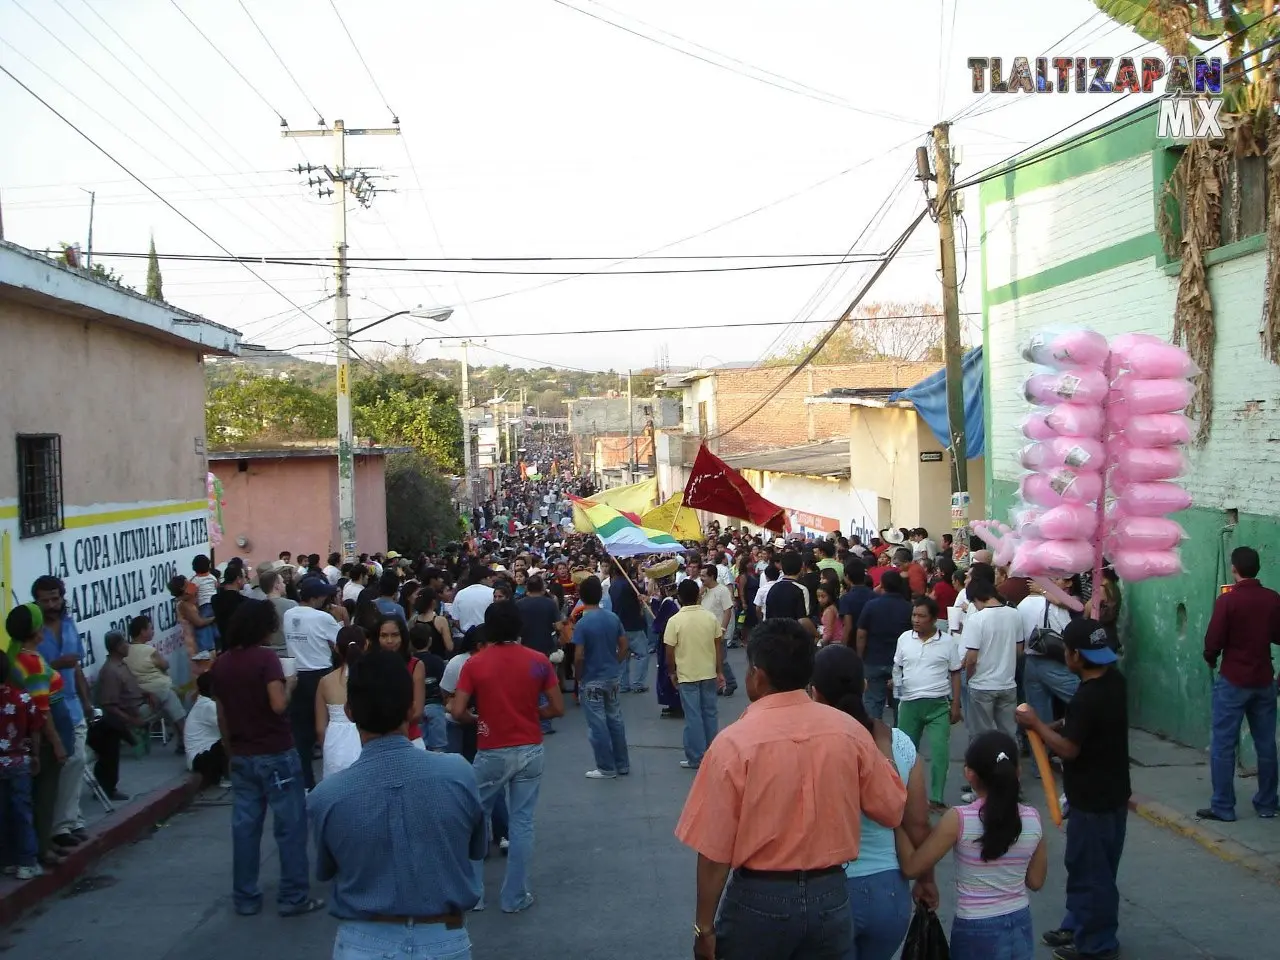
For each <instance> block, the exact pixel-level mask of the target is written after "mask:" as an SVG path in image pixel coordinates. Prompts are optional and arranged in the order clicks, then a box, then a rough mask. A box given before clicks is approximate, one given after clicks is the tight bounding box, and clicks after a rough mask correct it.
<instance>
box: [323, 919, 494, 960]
mask: <svg viewBox="0 0 1280 960" xmlns="http://www.w3.org/2000/svg"><path fill="white" fill-rule="evenodd" d="M385 957H398V958H401V960H471V937H470V936H469V935H468V934H467V928H466V927H459V928H458V929H457V930H450V929H448V928H447V927H445V925H444V924H443V923H431V924H421V923H413V924H410V923H406V924H398V923H371V922H367V921H361V920H343V921H342V922H341V923H340V924H338V934H337V936H335V937H334V938H333V960H383V958H385Z"/></svg>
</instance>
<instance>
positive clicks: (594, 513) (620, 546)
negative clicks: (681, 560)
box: [574, 504, 684, 557]
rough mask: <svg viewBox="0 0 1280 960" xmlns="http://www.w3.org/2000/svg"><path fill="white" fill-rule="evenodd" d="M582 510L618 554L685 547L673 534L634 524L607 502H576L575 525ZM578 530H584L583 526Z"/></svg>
mask: <svg viewBox="0 0 1280 960" xmlns="http://www.w3.org/2000/svg"><path fill="white" fill-rule="evenodd" d="M579 512H581V513H582V514H584V515H585V519H586V520H587V522H588V523H589V524H590V528H591V529H592V530H593V531H595V535H596V536H597V537H599V538H600V542H601V543H603V544H604V548H605V550H607V551H608V552H609V553H610V554H612V555H613V556H615V557H643V556H648V555H649V554H652V553H680V552H682V551H683V550H684V547H682V546H681V545H680V543H679V541H677V540H676V539H675V537H673V536H671V534H669V533H663V532H662V531H660V530H650V529H648V528H646V527H642V526H640V525H638V524H635V523H632V522H631V521H630V520H628V519H627V518H626V517H624V516H623V515H622V514H620V513H619V512H618V511H617V510H615V509H614V508H613V507H610V506H606V505H604V504H594V505H591V506H580V505H579V504H574V518H575V519H574V526H575V527H578V523H577V515H578V513H579ZM578 529H579V531H581V528H580V527H578Z"/></svg>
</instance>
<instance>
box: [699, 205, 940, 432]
mask: <svg viewBox="0 0 1280 960" xmlns="http://www.w3.org/2000/svg"><path fill="white" fill-rule="evenodd" d="M927 212H928V208H925V209H924V210H921V211H920V212H919V213H918V214H916V217H915V219H914V220H912V221H911V223H910V224H908V225H907V228H906V229H905V230H904V231H903V232H902V233H901V234H899V235H898V239H897V240H895V241H894V243H893V246H892V247H891V248H890V249H889V251H888V253H887V254H886V256H885V258H884V260H883V261H882V262H881V264H880V266H879V267H877V268H876V270H875V272H874V273H873V274H872V275H871V276H870V277H869V278H868V279H867V281H866V283H864V284H863V285H862V289H860V290H859V291H858V293H857V295H856V296H855V297H854V298H853V300H852V301H851V302H850V303H849V305H848V306H847V307H845V309H844V312H843V313H841V314H840V316H839V317H837V318H836V321H835V322H834V323H833V324H831V327H830V329H829V330H827V332H826V333H824V334H823V335H822V336H821V337H819V338H818V339H817V340H816V341H814V344H813V346H812V347H811V348H810V349H809V352H808V353H806V354H805V355H804V357H802V358H801V360H800V362H799V363H797V364H796V365H795V367H793V368H792V370H791V371H790V372H789V373H788V374H787V375H786V376H785V377H783V378H782V379H781V380H779V381H778V382H777V383H776V384H775V385H774V386H773V387H772V388H771V389H770V390H769V391H768V393H766V394H765V396H764V397H763V398H762V399H761V400H760V401H759V402H758V403H756V404H755V405H753V406H752V407H751V409H749V410H748V411H747V412H746V414H744V415H743V416H742V417H741V418H739V419H738V420H737V421H735V422H734V423H733V424H732V425H731V426H729V427H726V428H725V429H723V430H721V431H719V432H717V433H716V434H714V435H713V436H710V437H708V438H707V439H708V440H718V439H720V438H721V437H724V436H727V435H728V434H730V433H733V432H734V431H735V430H737V429H739V428H740V427H742V426H743V425H744V424H746V423H747V421H749V420H750V419H751V418H752V417H754V416H755V415H756V414H757V413H759V412H760V411H761V410H763V409H764V408H765V407H766V406H768V404H769V403H770V402H771V401H772V400H773V399H774V398H775V397H776V396H777V395H778V394H779V393H781V392H782V391H783V389H784V388H785V387H786V385H787V384H788V383H790V382H791V381H792V380H794V379H795V378H796V377H797V376H799V374H800V371H801V370H803V369H804V368H805V367H807V366H808V365H809V364H810V363H811V362H812V361H813V359H814V357H816V356H817V355H818V354H819V353H821V352H822V348H823V347H825V346H826V345H827V343H828V342H829V341H830V340H831V338H832V337H833V336H835V334H836V331H837V330H839V329H840V326H841V325H842V324H844V323H847V322H848V321H849V320H850V318H851V317H852V316H853V312H854V310H856V309H857V308H858V304H860V303H861V302H862V299H863V297H865V296H866V295H867V292H868V291H869V290H870V289H871V287H872V286H873V285H874V284H875V282H876V281H877V280H879V279H880V275H881V274H883V273H884V272H885V270H887V269H888V268H889V264H891V263H892V262H893V258H894V257H895V256H896V255H897V253H898V251H899V250H901V249H902V246H903V244H905V243H906V242H907V239H908V238H909V237H910V236H911V234H912V233H913V232H914V231H915V229H916V227H918V226H920V223H921V221H923V220H924V218H925V215H926V213H927Z"/></svg>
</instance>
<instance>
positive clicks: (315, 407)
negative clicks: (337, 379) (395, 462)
mask: <svg viewBox="0 0 1280 960" xmlns="http://www.w3.org/2000/svg"><path fill="white" fill-rule="evenodd" d="M205 434H206V436H208V438H209V441H210V443H211V444H212V445H215V446H216V445H218V444H230V443H246V442H251V441H265V442H274V443H279V442H282V441H286V440H327V441H329V442H332V441H333V439H334V438H335V437H336V436H337V435H338V420H337V410H336V406H335V404H334V402H333V400H332V399H331V398H330V397H328V396H325V395H324V394H320V393H317V392H316V391H315V390H313V389H311V388H310V387H308V386H306V385H305V384H301V383H296V382H294V381H293V380H290V379H287V378H284V379H282V378H280V377H268V376H259V375H256V374H244V375H242V376H240V377H239V378H238V379H237V380H235V381H234V382H232V383H229V384H224V385H222V386H216V387H213V388H212V389H210V390H209V392H208V397H207V399H206V401H205Z"/></svg>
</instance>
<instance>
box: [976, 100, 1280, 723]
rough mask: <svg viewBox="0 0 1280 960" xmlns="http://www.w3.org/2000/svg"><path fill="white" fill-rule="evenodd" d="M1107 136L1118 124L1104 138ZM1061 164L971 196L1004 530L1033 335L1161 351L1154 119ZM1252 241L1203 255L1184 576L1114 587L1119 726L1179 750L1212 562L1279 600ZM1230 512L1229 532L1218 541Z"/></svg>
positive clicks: (1165, 274)
mask: <svg viewBox="0 0 1280 960" xmlns="http://www.w3.org/2000/svg"><path fill="white" fill-rule="evenodd" d="M1117 126H1118V125H1117ZM1088 137H1089V139H1090V140H1092V141H1093V142H1090V143H1082V144H1080V145H1078V146H1076V147H1075V148H1073V149H1071V150H1068V151H1066V152H1064V153H1063V154H1062V155H1060V156H1058V157H1056V158H1054V159H1052V160H1049V161H1046V162H1043V163H1040V164H1036V165H1034V166H1029V167H1027V168H1025V169H1024V170H1023V171H1019V173H1018V174H1016V175H1014V176H1005V177H1002V178H997V179H994V180H991V181H989V182H988V183H985V184H983V186H982V191H981V204H980V207H981V217H982V224H983V225H982V235H983V236H985V237H986V242H985V243H984V247H983V272H984V281H983V289H984V298H983V313H984V324H985V329H986V335H985V344H986V356H987V362H988V364H989V369H988V371H987V390H988V398H987V400H988V402H987V409H988V411H989V414H988V416H989V423H988V429H987V435H988V436H989V437H990V438H991V441H990V447H991V451H992V482H991V491H990V492H991V502H992V516H994V517H996V518H998V519H1007V513H1008V509H1009V507H1010V506H1011V505H1012V503H1013V500H1014V493H1015V484H1016V481H1017V479H1018V477H1019V475H1020V473H1021V471H1020V469H1019V468H1018V465H1017V462H1016V459H1015V457H1016V452H1017V450H1018V448H1019V447H1021V446H1022V444H1023V443H1025V440H1024V439H1023V438H1022V435H1021V432H1020V429H1019V427H1020V421H1021V419H1022V417H1023V415H1024V414H1025V412H1026V411H1027V409H1028V408H1027V405H1026V404H1025V402H1023V400H1022V396H1021V386H1022V382H1023V380H1024V379H1025V378H1026V376H1027V375H1028V373H1029V372H1030V370H1029V369H1028V366H1027V364H1025V363H1024V362H1023V361H1022V360H1021V358H1020V357H1019V356H1018V349H1019V347H1020V345H1021V343H1022V342H1024V341H1025V340H1026V338H1027V336H1028V334H1030V333H1031V332H1032V331H1034V330H1039V329H1043V328H1045V327H1049V326H1053V325H1057V324H1076V325H1081V326H1088V327H1091V328H1093V329H1095V330H1098V331H1099V332H1101V333H1104V334H1106V335H1108V336H1113V335H1115V334H1118V333H1123V332H1146V333H1153V334H1156V335H1158V336H1161V337H1165V338H1169V337H1171V334H1172V324H1173V308H1174V302H1175V298H1176V294H1177V278H1176V271H1177V269H1178V264H1177V262H1174V263H1172V264H1169V263H1167V262H1166V259H1165V257H1164V255H1163V253H1162V252H1161V250H1160V244H1159V242H1158V238H1157V236H1156V233H1155V229H1156V213H1155V211H1156V207H1155V204H1156V199H1155V197H1156V194H1155V185H1157V184H1161V183H1163V179H1164V177H1165V176H1167V174H1168V172H1169V170H1170V168H1171V165H1172V159H1173V158H1172V157H1171V156H1170V155H1169V154H1168V153H1167V152H1166V151H1165V150H1164V148H1163V145H1162V144H1160V143H1159V141H1158V140H1157V138H1156V136H1155V119H1154V114H1149V115H1148V116H1147V117H1146V118H1145V119H1144V120H1143V121H1141V122H1139V123H1136V124H1131V125H1129V126H1128V127H1125V128H1123V129H1117V128H1116V126H1112V127H1111V128H1109V130H1108V132H1107V133H1105V134H1099V133H1096V132H1092V133H1090V134H1088ZM1261 248H1262V244H1261V238H1260V237H1253V238H1249V239H1246V240H1244V241H1241V242H1239V243H1235V244H1232V245H1230V246H1228V247H1224V248H1220V249H1218V250H1215V251H1212V252H1211V253H1210V254H1209V256H1208V261H1209V263H1210V266H1209V269H1208V272H1209V287H1210V293H1211V295H1212V299H1213V305H1214V313H1215V320H1216V327H1217V337H1216V346H1215V357H1214V365H1213V371H1212V373H1213V387H1214V413H1213V417H1212V421H1211V431H1212V432H1211V435H1210V438H1209V441H1208V443H1207V444H1206V445H1205V446H1204V447H1203V448H1199V449H1193V450H1191V451H1189V461H1190V471H1189V474H1188V476H1187V477H1186V478H1184V481H1183V482H1184V483H1185V485H1186V487H1187V489H1188V490H1189V491H1190V492H1191V494H1192V496H1193V497H1194V505H1193V507H1192V508H1191V509H1190V510H1187V511H1185V512H1184V513H1182V514H1180V515H1178V516H1177V518H1176V519H1177V520H1178V521H1179V522H1180V523H1182V525H1183V526H1184V527H1185V528H1186V530H1187V533H1188V535H1189V540H1188V541H1187V543H1186V544H1185V545H1184V548H1183V550H1182V559H1183V564H1184V566H1185V568H1186V572H1185V573H1184V574H1182V575H1181V576H1178V577H1171V578H1167V579H1162V580H1153V581H1147V582H1144V583H1138V584H1126V585H1124V614H1123V615H1122V627H1123V629H1124V631H1125V634H1126V648H1125V649H1126V655H1125V660H1124V669H1125V672H1126V674H1127V675H1128V678H1129V685H1130V686H1129V689H1130V696H1131V700H1132V703H1131V715H1132V717H1133V719H1134V721H1135V722H1136V723H1138V724H1140V725H1142V726H1144V727H1147V728H1150V729H1153V730H1156V731H1159V732H1162V733H1166V734H1168V735H1170V736H1172V737H1175V738H1176V739H1178V740H1181V741H1183V742H1186V743H1191V744H1196V745H1203V744H1205V743H1207V742H1208V733H1209V703H1210V676H1209V672H1208V671H1207V670H1206V669H1205V667H1204V662H1203V660H1202V659H1201V656H1200V651H1201V649H1202V644H1203V637H1204V630H1205V626H1206V624H1207V622H1208V619H1209V615H1210V613H1211V611H1212V606H1213V601H1214V598H1215V596H1216V594H1217V587H1218V585H1219V584H1220V583H1222V582H1225V579H1226V577H1227V572H1226V569H1225V562H1224V560H1225V558H1226V557H1227V556H1229V554H1230V552H1231V550H1232V549H1233V548H1234V547H1236V546H1240V545H1249V546H1253V547H1256V548H1257V549H1258V550H1259V552H1260V553H1261V554H1262V563H1263V571H1262V579H1263V581H1264V582H1265V583H1268V585H1270V586H1272V587H1277V586H1280V521H1278V519H1277V518H1278V517H1280V505H1277V501H1276V498H1275V493H1274V491H1275V490H1276V485H1277V480H1280V371H1278V370H1277V368H1276V367H1275V366H1273V365H1272V364H1270V363H1269V362H1268V361H1267V360H1266V359H1265V358H1264V357H1263V355H1262V351H1261V347H1260V344H1259V339H1258V324H1259V317H1260V316H1261V309H1262V302H1263V291H1264V283H1265V282H1264V269H1265V253H1264V252H1262V249H1261ZM1228 509H1235V510H1238V511H1239V518H1240V522H1239V525H1238V526H1236V527H1235V528H1234V529H1229V528H1227V527H1226V514H1225V511H1226V510H1228Z"/></svg>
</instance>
